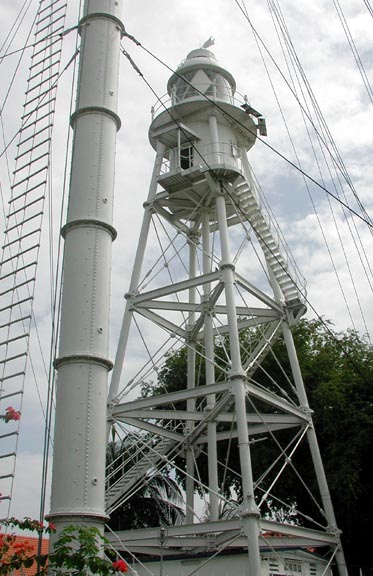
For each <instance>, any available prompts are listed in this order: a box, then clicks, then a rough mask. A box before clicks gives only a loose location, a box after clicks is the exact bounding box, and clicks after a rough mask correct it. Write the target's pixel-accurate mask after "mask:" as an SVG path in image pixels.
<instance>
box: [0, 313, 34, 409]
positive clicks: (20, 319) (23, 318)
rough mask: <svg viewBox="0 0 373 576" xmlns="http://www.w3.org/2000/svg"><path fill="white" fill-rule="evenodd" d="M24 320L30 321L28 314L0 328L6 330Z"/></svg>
mask: <svg viewBox="0 0 373 576" xmlns="http://www.w3.org/2000/svg"><path fill="white" fill-rule="evenodd" d="M24 320H31V314H28V315H27V316H22V317H21V318H16V319H15V320H10V321H9V322H6V323H5V324H1V326H0V328H8V326H12V325H13V324H17V322H23V321H24ZM2 398H4V396H2Z"/></svg>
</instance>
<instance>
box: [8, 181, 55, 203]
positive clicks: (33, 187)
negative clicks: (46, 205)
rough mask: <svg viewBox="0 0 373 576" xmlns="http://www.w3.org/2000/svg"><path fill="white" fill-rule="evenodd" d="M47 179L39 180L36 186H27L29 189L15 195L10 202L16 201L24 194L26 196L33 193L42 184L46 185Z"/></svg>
mask: <svg viewBox="0 0 373 576" xmlns="http://www.w3.org/2000/svg"><path fill="white" fill-rule="evenodd" d="M46 183H47V181H46V180H41V181H40V182H38V183H37V184H35V185H34V186H31V188H27V190H25V191H24V192H22V193H21V194H18V196H13V197H12V198H11V199H10V200H9V204H11V203H12V202H16V201H17V200H19V199H20V198H22V196H25V195H26V194H31V192H33V191H34V190H36V189H37V188H40V187H41V186H44V184H46Z"/></svg>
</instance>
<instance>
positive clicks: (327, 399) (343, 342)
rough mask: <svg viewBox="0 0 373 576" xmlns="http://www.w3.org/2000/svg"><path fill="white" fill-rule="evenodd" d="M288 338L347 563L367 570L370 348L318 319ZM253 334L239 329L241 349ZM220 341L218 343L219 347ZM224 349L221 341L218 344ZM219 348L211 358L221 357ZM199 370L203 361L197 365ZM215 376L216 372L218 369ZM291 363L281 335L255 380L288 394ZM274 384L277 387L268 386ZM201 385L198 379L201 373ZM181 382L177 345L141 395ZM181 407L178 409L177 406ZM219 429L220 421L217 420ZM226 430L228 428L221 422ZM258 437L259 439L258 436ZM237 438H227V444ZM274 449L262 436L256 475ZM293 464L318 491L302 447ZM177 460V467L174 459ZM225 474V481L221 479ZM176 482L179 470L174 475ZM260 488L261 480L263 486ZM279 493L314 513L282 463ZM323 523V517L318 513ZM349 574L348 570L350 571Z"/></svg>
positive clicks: (234, 479) (229, 475)
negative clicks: (298, 367)
mask: <svg viewBox="0 0 373 576" xmlns="http://www.w3.org/2000/svg"><path fill="white" fill-rule="evenodd" d="M293 335H294V340H295V344H296V348H297V352H298V357H299V361H300V365H301V369H302V374H303V378H304V382H305V387H306V392H307V395H308V399H309V403H310V406H311V408H312V409H313V410H314V415H313V420H314V424H315V428H316V432H317V436H318V440H319V445H320V450H321V453H322V457H323V462H324V466H325V469H326V474H327V477H328V482H329V487H330V490H331V494H332V498H333V502H334V507H335V511H336V516H337V522H338V525H339V527H340V528H341V530H342V532H343V536H342V539H343V543H344V548H345V553H346V557H347V561H348V563H349V565H350V566H361V567H372V566H373V562H372V559H371V553H370V548H369V544H370V539H371V524H372V520H373V477H372V476H373V470H372V466H371V460H370V459H371V454H372V448H373V434H372V427H373V351H372V347H371V346H370V344H369V341H368V340H367V339H366V338H364V337H361V336H360V335H359V334H358V333H357V332H355V331H351V330H349V331H347V332H340V333H335V332H334V331H333V329H332V325H331V323H330V322H324V321H322V320H302V321H301V322H300V323H299V324H298V325H297V326H296V327H294V329H293ZM257 337H258V333H257V332H256V331H249V330H247V331H245V332H243V334H242V339H241V345H242V349H243V350H244V349H247V348H248V347H250V346H251V345H253V344H255V342H256V340H257ZM222 344H223V343H221V344H219V346H220V345H222ZM224 345H225V346H227V343H226V342H224ZM219 346H218V348H217V352H216V357H217V358H219V357H222V356H223V354H222V353H221V350H219ZM198 370H199V373H201V374H203V366H202V369H201V366H199V367H198ZM217 372H218V374H217V379H218V378H219V376H220V371H219V369H218V370H217ZM289 374H290V367H289V361H288V357H287V353H286V348H285V344H284V342H283V340H282V339H279V340H278V341H277V342H276V344H275V345H274V347H273V353H270V354H268V355H267V357H266V358H265V359H264V361H263V362H262V367H261V368H259V369H257V371H256V372H255V374H254V376H253V378H254V380H255V382H256V383H257V384H259V385H261V386H264V387H266V388H267V389H270V390H271V389H273V390H278V386H279V387H280V388H281V390H282V391H283V392H284V393H285V394H287V395H288V396H289V397H291V396H294V390H293V389H292V385H291V382H289V378H288V376H287V375H289ZM274 381H276V383H277V387H276V386H275V384H274ZM199 384H201V385H202V384H203V376H202V377H201V379H200V382H199ZM185 387H186V350H185V349H181V350H179V351H178V352H176V353H175V354H173V355H170V356H169V357H168V358H167V359H166V361H165V364H164V366H163V368H162V370H161V371H160V373H159V379H158V382H156V383H154V384H147V385H145V386H144V389H143V394H144V395H145V396H149V395H152V394H163V393H165V391H168V392H171V391H174V390H179V389H182V388H185ZM178 407H179V408H183V406H181V405H180V406H178ZM248 409H249V410H250V409H253V410H263V409H266V408H265V406H261V405H260V403H256V406H255V407H254V405H253V406H252V407H250V406H249V405H248ZM219 427H220V428H219V429H220V430H223V429H224V425H223V424H219ZM225 428H227V425H225ZM290 438H291V432H289V431H288V430H284V431H281V432H280V433H278V434H277V435H276V439H277V440H276V442H278V443H280V444H281V445H282V446H283V447H284V446H286V445H287V443H288V442H289V440H290ZM258 439H259V440H260V438H258ZM232 447H233V448H234V447H235V441H232V442H231V448H232ZM218 450H219V459H220V460H222V461H224V459H225V458H226V455H227V454H228V441H227V442H220V443H219V448H218ZM277 450H278V446H276V445H275V444H274V443H271V442H268V441H261V442H258V443H257V444H255V445H254V447H253V450H252V458H253V470H254V477H256V478H257V477H258V475H259V474H260V472H261V471H263V470H265V469H266V468H267V467H268V465H269V464H270V463H271V462H272V461H273V459H274V456H275V453H276V451H277ZM197 462H198V466H199V474H200V476H201V480H202V481H203V482H205V483H207V466H206V458H205V456H204V454H203V453H202V454H201V455H200V456H199V457H198V459H197ZM293 463H294V465H295V467H296V469H297V471H298V472H299V474H300V475H301V476H302V477H303V478H307V481H308V482H309V485H310V488H311V491H315V490H316V483H315V480H314V479H313V473H312V472H313V470H312V469H313V466H312V463H311V459H310V454H309V450H308V448H307V446H306V444H304V445H302V447H301V448H300V449H298V451H297V452H296V454H295V457H294V459H293ZM177 465H178V466H179V467H182V466H183V463H182V459H181V458H179V460H178V462H177ZM237 472H238V459H237V452H235V451H234V450H231V451H230V453H229V459H228V468H227V469H225V470H223V469H220V478H219V481H220V483H221V489H222V492H223V493H225V494H226V495H228V494H229V493H230V490H231V488H232V487H233V488H234V489H235V492H236V493H237V494H238V496H240V481H239V479H238V475H237ZM223 477H224V479H225V483H224V484H223ZM178 479H179V481H180V482H182V481H183V477H182V475H179V476H178ZM263 486H264V487H265V486H266V484H265V482H264V483H263ZM276 489H277V492H276V494H277V496H278V497H279V498H280V500H282V501H283V502H285V503H287V504H288V505H289V506H290V508H294V507H295V506H296V508H297V509H300V510H302V512H303V513H304V514H305V515H307V514H309V515H310V516H311V517H312V516H315V513H316V514H317V513H318V512H317V507H316V506H315V504H314V502H313V501H312V499H310V497H309V494H308V493H307V492H306V491H304V489H303V487H302V486H301V484H300V482H299V480H298V477H297V475H294V474H293V473H292V469H291V467H288V468H287V469H286V470H285V472H284V473H283V474H282V476H281V478H280V480H279V482H278V483H277V486H276ZM276 507H277V513H278V514H279V515H281V514H284V509H283V508H281V505H280V506H279V505H278V504H276V503H275V502H273V501H271V502H269V503H268V504H267V510H266V509H265V507H264V506H263V507H262V513H266V512H267V513H268V515H272V516H273V513H276ZM320 519H321V520H323V519H322V517H320ZM297 521H298V522H300V523H304V524H306V523H307V520H305V516H302V517H298V518H297ZM352 572H353V571H352Z"/></svg>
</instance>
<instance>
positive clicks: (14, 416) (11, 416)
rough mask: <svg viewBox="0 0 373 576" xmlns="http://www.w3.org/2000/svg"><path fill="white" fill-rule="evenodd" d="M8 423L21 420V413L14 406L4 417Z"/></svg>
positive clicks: (8, 409)
mask: <svg viewBox="0 0 373 576" xmlns="http://www.w3.org/2000/svg"><path fill="white" fill-rule="evenodd" d="M3 418H4V420H5V422H6V423H8V422H10V420H19V419H20V418H21V412H19V411H18V410H15V409H14V408H13V407H12V406H8V408H7V409H6V411H5V416H3Z"/></svg>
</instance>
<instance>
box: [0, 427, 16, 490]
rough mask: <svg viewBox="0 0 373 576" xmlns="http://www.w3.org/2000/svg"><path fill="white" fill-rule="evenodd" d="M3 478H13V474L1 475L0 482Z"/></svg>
mask: <svg viewBox="0 0 373 576" xmlns="http://www.w3.org/2000/svg"><path fill="white" fill-rule="evenodd" d="M0 438H1V436H0ZM5 478H14V474H2V475H1V476H0V480H5Z"/></svg>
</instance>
